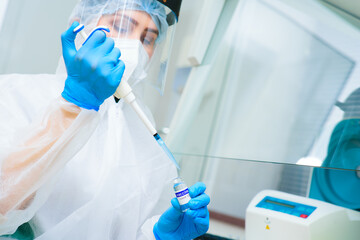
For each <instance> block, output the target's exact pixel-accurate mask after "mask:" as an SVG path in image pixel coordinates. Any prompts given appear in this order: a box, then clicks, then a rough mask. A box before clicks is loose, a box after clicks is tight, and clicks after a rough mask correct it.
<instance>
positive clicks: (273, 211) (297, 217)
mask: <svg viewBox="0 0 360 240" xmlns="http://www.w3.org/2000/svg"><path fill="white" fill-rule="evenodd" d="M245 239H246V240H323V239H324V240H325V239H326V240H359V239H360V212H357V211H354V210H350V209H347V208H343V207H339V206H336V205H333V204H329V203H326V202H322V201H319V200H315V199H310V198H305V197H300V196H296V195H292V194H288V193H283V192H278V191H273V190H264V191H262V192H260V193H258V194H257V195H256V196H255V197H254V198H253V200H252V201H251V202H250V204H249V206H248V207H247V209H246V226H245Z"/></svg>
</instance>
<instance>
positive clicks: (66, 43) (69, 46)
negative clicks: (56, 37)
mask: <svg viewBox="0 0 360 240" xmlns="http://www.w3.org/2000/svg"><path fill="white" fill-rule="evenodd" d="M77 26H79V23H78V22H76V21H75V22H73V24H72V25H71V26H70V27H69V28H68V29H67V30H66V31H65V32H63V33H62V34H61V44H62V52H63V57H64V61H65V63H66V62H69V61H70V60H71V59H72V58H73V57H74V56H75V55H76V52H77V51H76V47H75V38H76V35H77V33H74V29H75V28H76V27H77Z"/></svg>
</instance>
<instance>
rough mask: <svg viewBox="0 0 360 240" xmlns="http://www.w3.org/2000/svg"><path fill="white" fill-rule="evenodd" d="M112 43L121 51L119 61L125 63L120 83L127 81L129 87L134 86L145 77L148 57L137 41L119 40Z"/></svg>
mask: <svg viewBox="0 0 360 240" xmlns="http://www.w3.org/2000/svg"><path fill="white" fill-rule="evenodd" d="M114 41H115V47H117V48H119V49H120V51H121V57H120V60H121V61H123V62H124V63H125V72H124V75H123V77H122V79H121V81H127V82H128V83H129V84H130V86H134V85H136V84H137V83H138V82H140V81H141V80H143V79H145V78H146V76H147V73H146V67H147V64H148V62H149V55H148V54H147V52H146V50H145V49H144V47H143V45H142V43H141V42H140V41H139V40H136V39H121V38H120V39H114Z"/></svg>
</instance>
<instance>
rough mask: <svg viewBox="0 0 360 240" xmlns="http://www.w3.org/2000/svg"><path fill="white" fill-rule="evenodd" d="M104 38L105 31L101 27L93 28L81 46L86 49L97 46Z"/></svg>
mask: <svg viewBox="0 0 360 240" xmlns="http://www.w3.org/2000/svg"><path fill="white" fill-rule="evenodd" d="M105 40H106V34H105V32H104V31H103V30H101V29H98V30H95V31H94V32H92V33H91V34H90V36H89V37H88V39H86V41H85V43H84V45H83V47H82V48H84V47H85V48H87V49H94V48H97V47H98V46H100V45H101V44H103V43H104V42H105Z"/></svg>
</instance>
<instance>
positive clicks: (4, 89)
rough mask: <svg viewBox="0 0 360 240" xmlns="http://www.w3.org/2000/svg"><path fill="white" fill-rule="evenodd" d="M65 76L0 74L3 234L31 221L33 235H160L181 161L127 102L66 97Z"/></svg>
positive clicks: (0, 218)
mask: <svg viewBox="0 0 360 240" xmlns="http://www.w3.org/2000/svg"><path fill="white" fill-rule="evenodd" d="M65 78H66V75H63V74H57V75H4V76H0V116H1V117H0V147H1V149H0V153H1V155H0V166H1V168H0V170H1V173H0V177H1V185H0V186H1V188H0V235H3V234H11V233H13V232H14V231H15V230H16V229H17V227H18V226H20V225H21V224H22V223H24V222H27V221H29V220H30V219H31V221H30V224H31V226H32V228H33V230H34V232H35V235H36V237H37V238H36V239H46V240H49V239H51V240H53V239H87V240H91V239H94V240H99V239H154V236H153V233H152V228H153V225H154V224H155V222H156V221H157V218H158V217H156V216H157V215H159V214H161V213H162V212H163V211H164V210H165V209H166V208H167V207H168V206H170V199H171V180H172V179H173V178H175V177H176V175H177V173H176V168H175V166H174V164H173V163H172V162H171V161H170V160H169V159H168V157H167V156H166V155H165V154H164V153H163V151H162V149H161V148H160V147H159V146H158V145H157V142H156V141H155V140H154V138H153V136H151V135H150V134H149V132H148V131H147V130H146V128H145V127H144V126H143V123H142V122H141V121H140V120H139V119H138V117H137V116H136V114H135V113H134V112H133V111H132V109H131V108H130V107H129V106H127V105H126V104H125V103H123V102H122V101H120V102H119V103H115V101H114V99H113V98H112V97H110V98H109V99H107V100H106V101H105V102H104V104H103V105H102V106H101V108H100V110H99V112H96V111H93V110H85V109H80V108H79V107H77V106H75V105H73V104H72V103H69V102H66V101H65V100H64V99H62V98H61V97H60V94H61V91H62V90H63V88H64V81H65ZM161 197H163V200H164V201H162V200H161ZM165 199H166V200H165Z"/></svg>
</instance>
